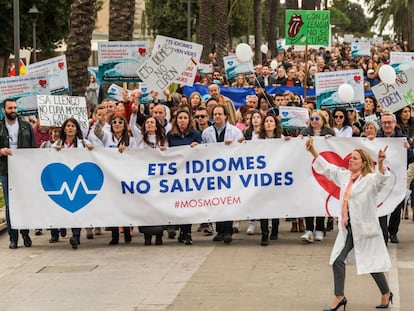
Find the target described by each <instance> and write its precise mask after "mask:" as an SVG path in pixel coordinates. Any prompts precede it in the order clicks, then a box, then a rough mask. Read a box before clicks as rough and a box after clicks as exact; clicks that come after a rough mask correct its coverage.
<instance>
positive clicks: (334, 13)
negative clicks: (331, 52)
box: [329, 7, 351, 33]
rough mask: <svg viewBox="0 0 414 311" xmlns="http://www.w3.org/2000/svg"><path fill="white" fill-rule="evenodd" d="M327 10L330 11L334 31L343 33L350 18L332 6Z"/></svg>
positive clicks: (349, 22)
mask: <svg viewBox="0 0 414 311" xmlns="http://www.w3.org/2000/svg"><path fill="white" fill-rule="evenodd" d="M329 11H330V12H331V25H334V26H335V29H336V31H339V32H342V33H343V32H344V30H345V29H346V28H347V27H348V26H349V24H351V20H350V19H349V18H348V16H346V15H345V14H344V13H342V12H341V11H339V10H338V9H336V8H334V7H332V8H329Z"/></svg>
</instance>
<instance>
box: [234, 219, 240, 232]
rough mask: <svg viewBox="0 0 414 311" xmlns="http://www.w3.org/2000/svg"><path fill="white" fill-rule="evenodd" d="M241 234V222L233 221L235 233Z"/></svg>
mask: <svg viewBox="0 0 414 311" xmlns="http://www.w3.org/2000/svg"><path fill="white" fill-rule="evenodd" d="M239 232H240V221H233V233H239Z"/></svg>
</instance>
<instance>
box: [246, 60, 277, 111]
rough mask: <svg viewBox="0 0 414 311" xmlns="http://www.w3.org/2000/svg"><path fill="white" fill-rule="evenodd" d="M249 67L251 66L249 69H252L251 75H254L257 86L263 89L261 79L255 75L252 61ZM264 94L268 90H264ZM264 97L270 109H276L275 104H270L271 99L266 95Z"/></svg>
mask: <svg viewBox="0 0 414 311" xmlns="http://www.w3.org/2000/svg"><path fill="white" fill-rule="evenodd" d="M248 66H249V69H250V71H251V73H252V74H253V75H254V79H255V80H256V82H257V85H258V86H259V87H261V85H260V81H259V79H258V78H257V76H256V74H255V72H254V68H253V66H252V62H250V61H249V63H248ZM264 93H266V88H265V89H264ZM263 97H264V98H265V99H266V101H267V103H268V104H269V108H272V107H274V106H275V105H274V104H271V103H270V101H269V99H268V98H267V96H266V95H264V96H263Z"/></svg>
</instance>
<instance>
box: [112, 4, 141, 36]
mask: <svg viewBox="0 0 414 311" xmlns="http://www.w3.org/2000/svg"><path fill="white" fill-rule="evenodd" d="M134 20H135V0H110V2H109V34H108V37H109V41H131V40H132V39H133V34H134Z"/></svg>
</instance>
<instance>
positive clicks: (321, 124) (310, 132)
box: [300, 110, 335, 243]
mask: <svg viewBox="0 0 414 311" xmlns="http://www.w3.org/2000/svg"><path fill="white" fill-rule="evenodd" d="M309 119H310V125H309V126H308V127H306V128H304V129H303V130H302V131H301V132H300V135H301V136H302V137H303V136H325V137H330V136H335V131H334V130H333V129H332V128H330V127H329V125H328V121H327V119H326V117H325V115H324V113H323V111H321V110H314V111H312V113H311V116H310V118H309ZM314 220H315V217H305V223H306V231H305V234H304V235H302V236H301V239H302V241H304V242H308V243H313V240H314V236H313V230H314V228H315V227H314ZM324 221H325V217H316V228H315V229H316V230H315V240H316V241H322V240H323V237H324V232H325V224H324Z"/></svg>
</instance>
